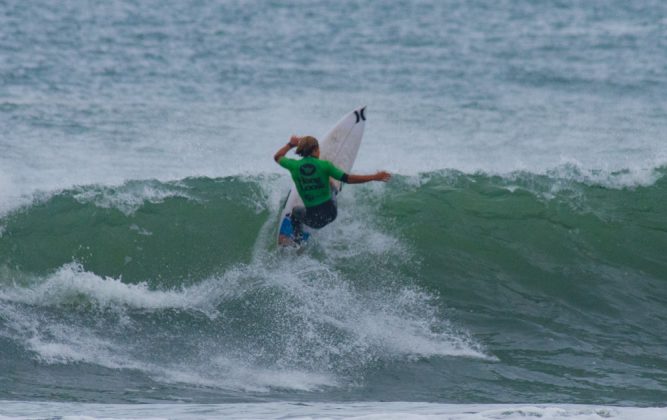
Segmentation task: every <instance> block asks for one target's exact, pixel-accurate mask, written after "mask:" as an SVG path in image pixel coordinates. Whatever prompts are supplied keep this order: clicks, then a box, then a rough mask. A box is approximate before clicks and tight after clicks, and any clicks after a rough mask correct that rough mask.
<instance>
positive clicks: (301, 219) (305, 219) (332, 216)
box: [292, 200, 338, 229]
mask: <svg viewBox="0 0 667 420" xmlns="http://www.w3.org/2000/svg"><path fill="white" fill-rule="evenodd" d="M336 216H338V209H337V208H336V203H335V202H334V200H329V201H325V202H324V203H322V204H318V205H317V206H313V207H295V208H294V210H292V224H298V223H303V224H304V225H306V226H309V227H311V228H313V229H320V228H323V227H324V226H326V225H328V224H329V223H331V222H333V221H334V220H336Z"/></svg>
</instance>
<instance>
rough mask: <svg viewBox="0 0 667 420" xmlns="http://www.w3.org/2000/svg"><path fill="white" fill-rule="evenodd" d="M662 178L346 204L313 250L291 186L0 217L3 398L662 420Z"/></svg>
mask: <svg viewBox="0 0 667 420" xmlns="http://www.w3.org/2000/svg"><path fill="white" fill-rule="evenodd" d="M666 173H667V171H665V170H664V169H659V170H657V171H656V173H655V182H653V183H652V184H650V185H646V186H636V187H633V188H626V187H621V188H610V187H603V186H601V185H600V184H596V183H594V182H589V181H587V180H586V179H582V177H580V176H578V175H577V174H572V173H570V174H569V175H568V176H564V175H563V173H562V172H561V174H560V175H557V174H551V175H534V174H530V173H515V174H513V175H511V176H506V177H495V176H488V175H483V174H466V173H462V172H457V171H437V172H431V173H424V174H421V175H417V176H411V177H406V176H404V177H401V176H399V177H396V178H395V180H394V181H393V182H392V183H390V184H387V185H370V186H349V187H347V188H346V189H345V190H344V193H343V194H342V195H341V198H340V215H339V219H338V220H337V221H336V222H335V223H334V224H332V225H330V226H328V227H326V228H325V229H323V230H321V231H320V232H318V233H317V235H316V236H315V237H314V239H313V241H312V243H310V244H309V245H308V247H307V248H305V249H304V250H302V251H300V252H296V251H291V250H288V251H285V250H278V249H276V246H275V229H276V225H277V220H276V219H277V216H278V212H279V207H280V200H281V193H282V191H283V190H284V189H285V187H286V182H287V178H286V177H275V176H266V177H228V178H215V179H211V178H188V179H183V180H181V181H175V182H158V181H131V182H127V183H125V184H123V185H121V186H117V187H105V186H94V185H93V186H82V187H77V188H74V189H69V190H63V191H61V192H59V193H55V194H51V195H48V196H43V197H39V198H38V199H36V200H35V201H34V202H33V203H32V204H30V205H27V206H24V207H23V208H21V209H19V210H15V211H13V212H11V213H10V214H8V215H7V216H5V217H4V218H3V219H2V221H1V226H2V228H1V232H2V236H1V237H0V258H2V260H0V267H1V274H0V346H1V347H2V348H3V349H5V350H3V351H2V352H1V353H0V367H1V368H2V369H1V370H2V371H4V372H8V374H7V375H4V376H2V377H0V399H54V398H55V399H57V400H72V399H78V400H81V399H85V400H87V401H101V402H127V401H131V402H139V401H141V402H145V401H175V400H176V401H195V402H210V401H218V402H219V401H272V400H273V401H283V400H292V399H298V400H332V399H333V400H336V399H349V398H351V397H352V396H353V398H354V399H357V400H359V399H367V400H381V399H389V400H392V399H393V400H424V399H426V400H429V401H443V402H444V401H446V402H473V401H474V402H479V401H486V402H511V401H531V402H541V401H544V402H547V401H554V400H557V401H560V402H573V403H581V402H587V403H591V402H593V403H623V404H630V405H636V404H639V405H643V404H649V405H651V404H659V403H661V402H664V400H665V397H666V396H667V385H666V383H665V377H664V371H665V369H666V368H667V360H666V359H665V358H664V351H663V350H664V348H665V346H666V345H667V339H666V338H665V336H664V334H663V333H662V331H661V330H660V328H657V326H658V325H662V323H664V321H665V320H666V319H667V309H666V308H667V305H666V304H667V260H665V258H664V249H667V219H666V218H665V217H664V204H665V199H664V197H665V196H666V195H667V177H665V174H666ZM618 176H619V177H622V176H623V174H618ZM7 381H10V382H11V386H9V383H7ZM128 383H131V384H132V389H128V388H127V384H128ZM56 391H57V392H56ZM54 395H55V397H54Z"/></svg>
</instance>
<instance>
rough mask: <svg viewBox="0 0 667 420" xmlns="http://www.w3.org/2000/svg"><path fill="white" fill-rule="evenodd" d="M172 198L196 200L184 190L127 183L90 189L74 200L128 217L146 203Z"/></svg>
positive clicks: (75, 195)
mask: <svg viewBox="0 0 667 420" xmlns="http://www.w3.org/2000/svg"><path fill="white" fill-rule="evenodd" d="M171 197H183V198H187V199H190V200H193V199H194V198H193V197H192V196H191V195H190V194H188V193H187V192H185V191H183V188H175V187H173V186H170V185H169V184H157V183H148V182H133V183H125V184H124V185H121V186H117V187H98V188H88V189H82V190H80V191H79V192H78V193H76V194H74V198H75V199H76V200H77V201H79V202H81V203H93V204H94V205H96V206H98V207H101V208H115V209H118V210H120V211H121V212H123V213H124V214H125V215H128V216H129V215H131V214H133V213H134V212H136V211H137V209H138V208H140V207H141V206H143V205H144V204H145V203H162V202H164V200H165V199H167V198H171Z"/></svg>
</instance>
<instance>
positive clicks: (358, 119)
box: [278, 106, 366, 246]
mask: <svg viewBox="0 0 667 420" xmlns="http://www.w3.org/2000/svg"><path fill="white" fill-rule="evenodd" d="M365 123H366V107H365V106H364V107H361V108H357V109H354V110H352V111H350V112H349V113H348V114H346V115H345V116H344V117H343V118H341V119H340V121H338V123H336V125H334V126H333V128H331V130H329V132H328V133H327V134H326V135H325V136H324V137H323V138H322V140H320V142H319V143H320V159H324V160H329V161H331V162H332V163H333V164H334V165H336V166H337V167H339V168H340V169H342V170H343V171H344V172H345V173H349V172H350V170H351V169H352V165H354V161H355V160H356V158H357V153H358V152H359V146H360V145H361V138H362V136H363V135H364V125H365ZM333 184H334V186H335V187H336V189H337V190H338V193H340V191H341V189H342V185H341V182H340V181H336V180H334V181H333ZM297 206H303V201H302V200H301V197H299V193H298V192H297V190H296V185H294V182H293V181H292V187H291V189H290V191H289V194H288V195H287V198H286V199H285V206H284V207H283V210H282V212H281V213H280V219H279V224H278V245H281V246H295V245H299V243H297V241H296V238H295V237H294V234H293V232H294V230H293V227H292V222H291V220H290V216H291V214H292V209H293V208H294V207H297ZM313 230H314V229H312V228H309V227H307V226H304V232H303V239H302V240H301V243H300V244H301V245H303V244H304V243H305V242H306V241H307V240H308V237H309V236H310V234H311V233H312V232H313Z"/></svg>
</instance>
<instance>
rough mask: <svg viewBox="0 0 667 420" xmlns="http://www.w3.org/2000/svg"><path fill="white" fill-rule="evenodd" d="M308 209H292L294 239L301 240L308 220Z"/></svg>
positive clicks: (291, 218)
mask: <svg viewBox="0 0 667 420" xmlns="http://www.w3.org/2000/svg"><path fill="white" fill-rule="evenodd" d="M306 214H307V213H306V208H305V207H301V206H299V207H294V208H293V209H292V214H291V216H290V220H291V221H292V229H294V239H296V240H299V239H300V238H301V235H302V233H303V222H304V219H305V218H306Z"/></svg>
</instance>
